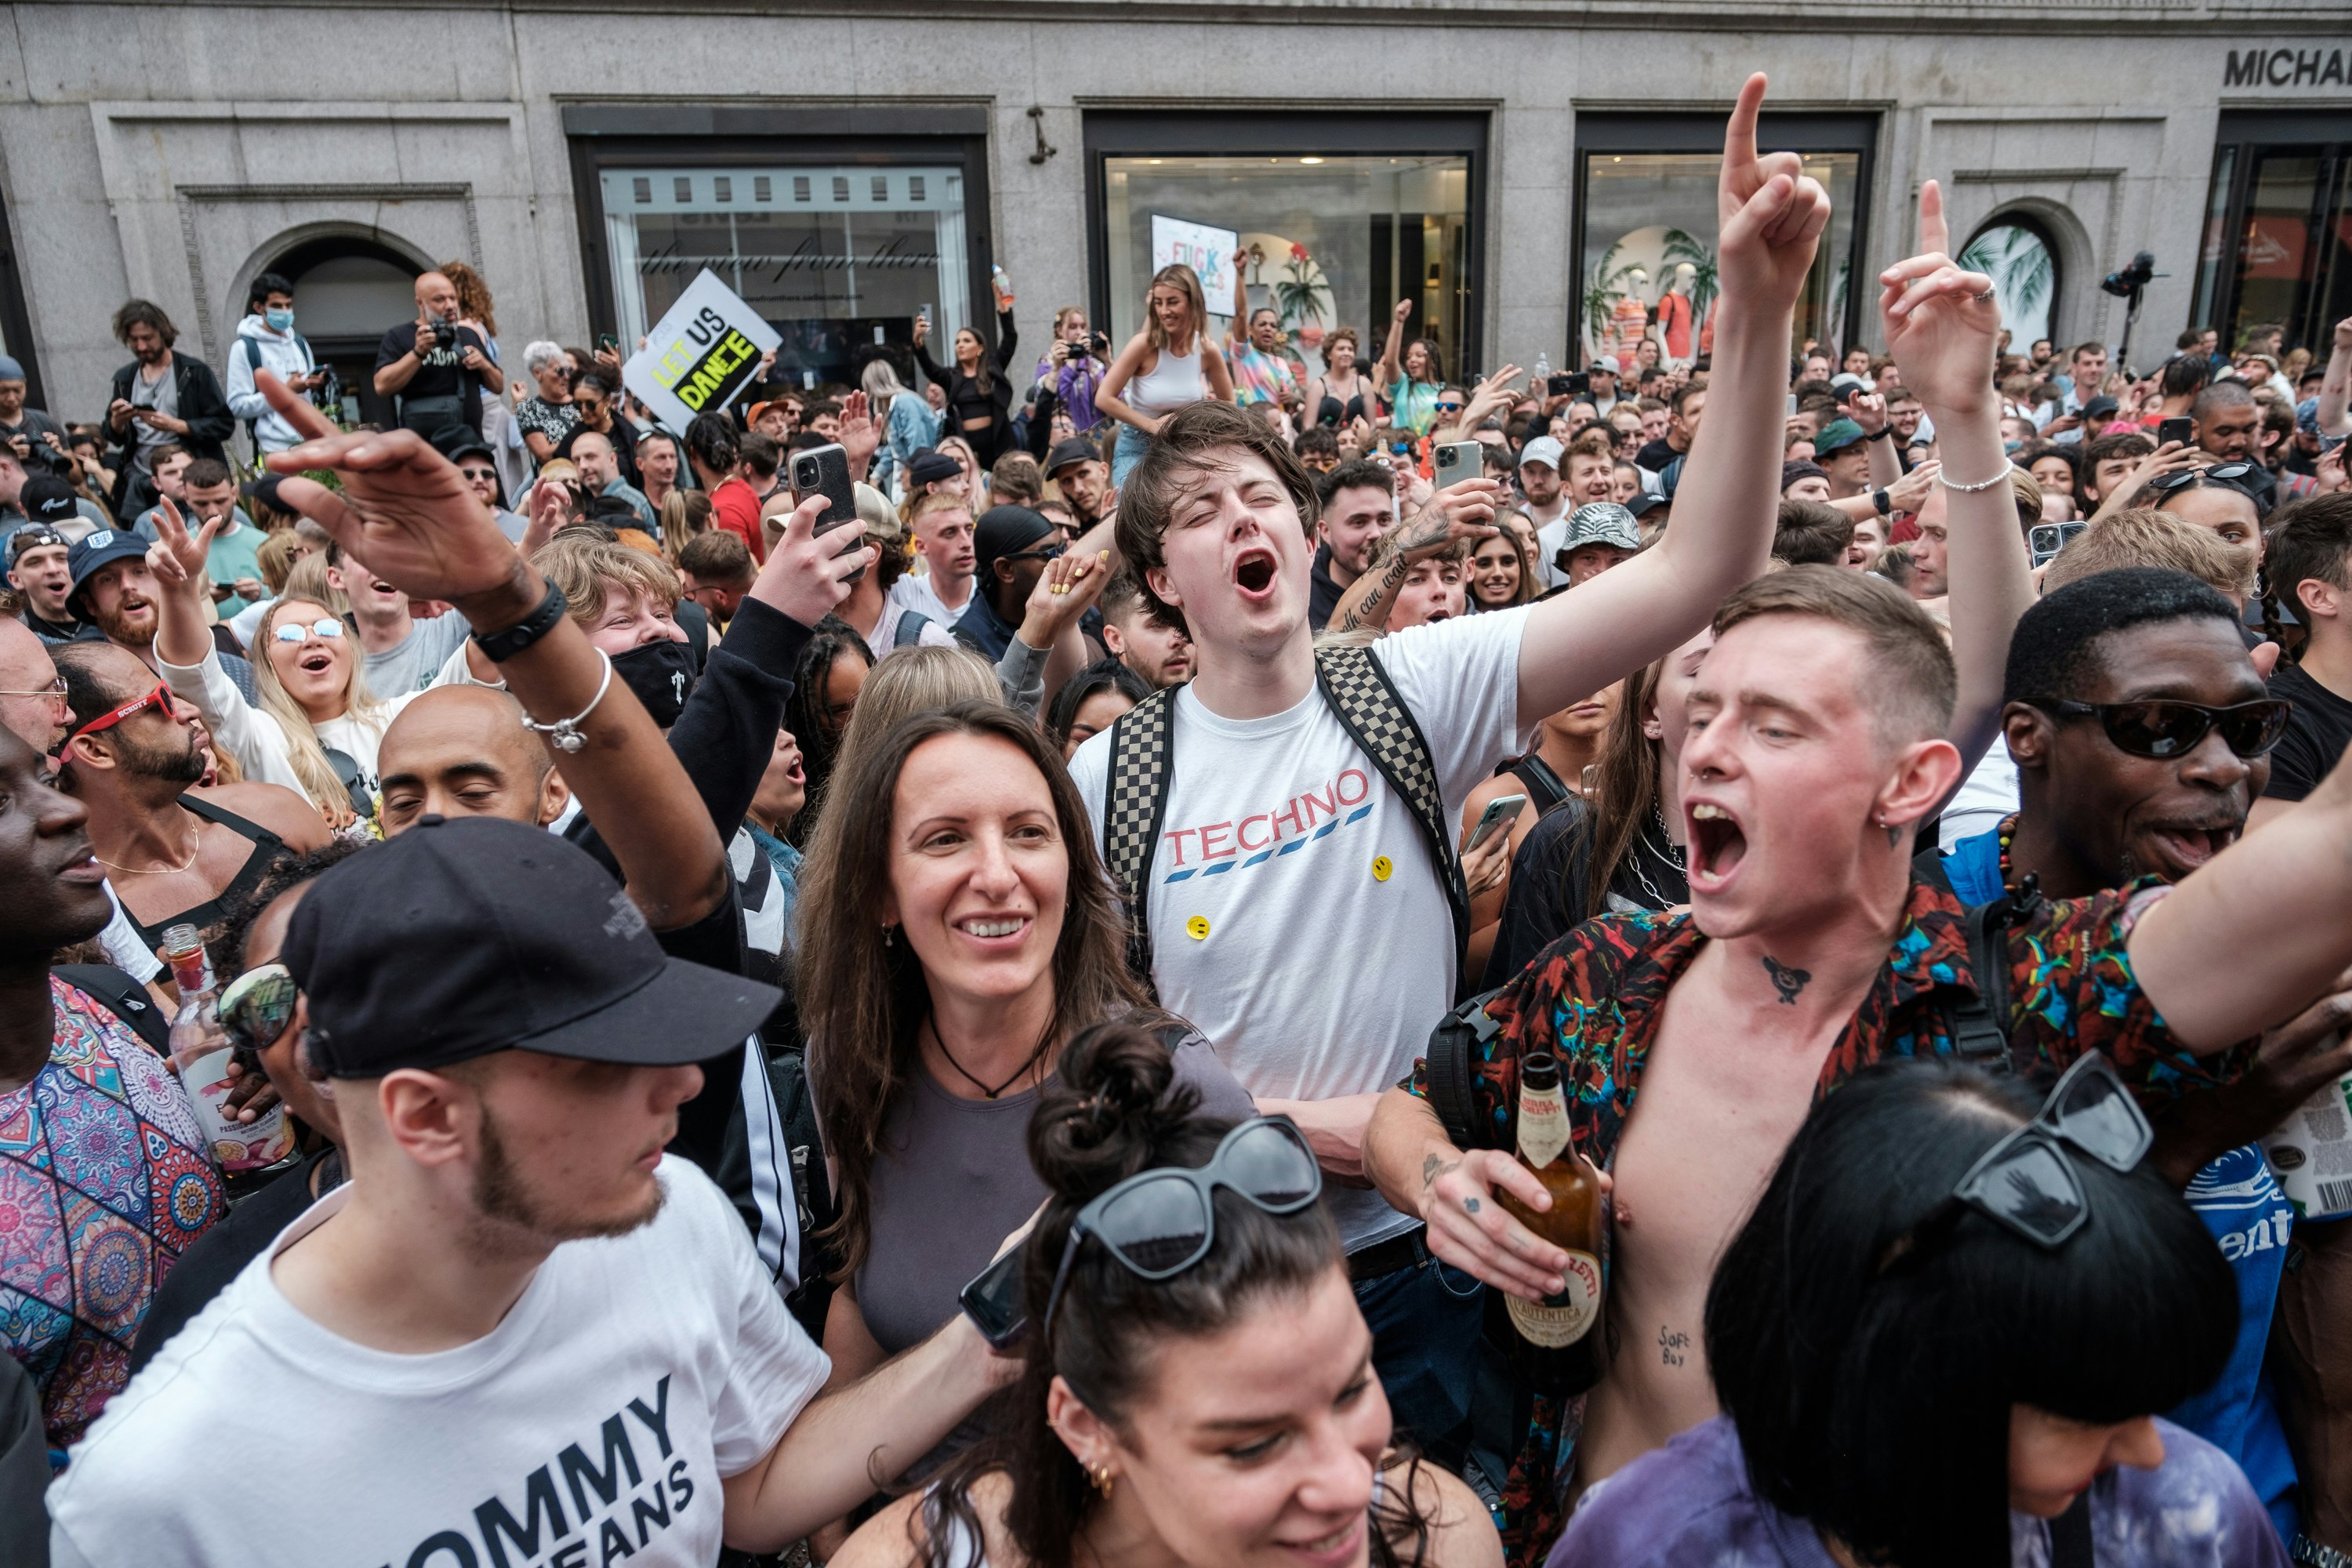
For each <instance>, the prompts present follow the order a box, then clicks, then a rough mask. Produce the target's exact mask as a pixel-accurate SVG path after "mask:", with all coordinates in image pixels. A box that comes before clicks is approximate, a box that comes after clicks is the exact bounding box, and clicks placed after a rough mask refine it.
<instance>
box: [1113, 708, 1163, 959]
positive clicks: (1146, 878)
mask: <svg viewBox="0 0 2352 1568" xmlns="http://www.w3.org/2000/svg"><path fill="white" fill-rule="evenodd" d="M1175 696H1176V689H1175V688H1173V687H1171V688H1168V689H1165V690H1161V691H1155V692H1153V693H1152V694H1151V695H1150V696H1149V697H1147V698H1145V699H1144V700H1142V701H1140V702H1139V703H1137V704H1136V705H1135V706H1134V707H1132V708H1130V709H1129V710H1127V711H1126V712H1125V713H1124V714H1122V715H1121V716H1120V717H1119V720H1118V722H1117V723H1115V724H1113V725H1112V726H1111V741H1110V766H1109V768H1108V770H1107V773H1106V777H1105V782H1104V786H1103V789H1104V795H1103V869H1104V870H1105V871H1107V872H1108V873H1109V875H1110V881H1111V886H1112V887H1114V888H1116V889H1118V896H1119V900H1120V902H1122V903H1123V904H1125V905H1126V906H1127V921H1128V936H1127V966H1128V968H1129V970H1131V971H1132V972H1133V973H1134V974H1135V976H1136V978H1137V979H1139V980H1140V981H1141V982H1142V983H1143V984H1145V986H1147V987H1149V986H1150V984H1151V927H1150V921H1149V919H1148V914H1149V905H1150V879H1151V854H1152V850H1153V849H1154V848H1155V847H1157V846H1158V844H1159V842H1160V823H1161V821H1162V820H1163V819H1164V818H1165V816H1167V812H1168V778H1169V769H1170V767H1171V764H1172V762H1173V759H1174V756H1175V740H1176V726H1175V712H1174V710H1173V708H1172V706H1171V704H1172V703H1173V702H1174V700H1175Z"/></svg>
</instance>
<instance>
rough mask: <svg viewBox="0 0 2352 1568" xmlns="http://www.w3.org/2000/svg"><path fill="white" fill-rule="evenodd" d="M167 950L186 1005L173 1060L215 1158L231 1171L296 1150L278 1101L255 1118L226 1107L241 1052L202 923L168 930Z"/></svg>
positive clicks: (177, 1024)
mask: <svg viewBox="0 0 2352 1568" xmlns="http://www.w3.org/2000/svg"><path fill="white" fill-rule="evenodd" d="M163 957H164V958H165V960H166V961H168V962H169V963H170V964H171V965H172V978H173V981H174V982H175V983H176V984H178V985H179V987H180V1010H179V1012H178V1013H176V1014H174V1015H173V1018H172V1066H173V1068H175V1069H177V1070H178V1072H179V1075H180V1087H181V1088H182V1089H184V1090H185V1091H186V1093H187V1096H188V1103H189V1104H190V1105H191V1106H193V1107H194V1109H195V1113H196V1127H197V1130H198V1131H201V1132H202V1133H203V1134H204V1137H205V1147H207V1148H208V1149H210V1150H211V1151H212V1156H213V1161H214V1163H215V1164H217V1165H219V1166H220V1168H221V1169H222V1170H224V1171H228V1172H239V1171H257V1170H260V1169H261V1168H262V1167H263V1166H265V1165H274V1164H276V1163H278V1161H280V1160H282V1159H284V1158H285V1157H286V1156H287V1155H288V1154H289V1153H291V1152H293V1150H294V1129H293V1127H292V1126H291V1125H289V1123H288V1121H287V1120H286V1110H285V1108H284V1107H283V1106H273V1107H271V1108H270V1109H269V1110H266V1111H264V1112H263V1113H262V1114H261V1115H260V1116H258V1117H257V1118H255V1119H254V1120H253V1121H236V1119H235V1117H234V1115H233V1114H232V1113H229V1112H226V1111H224V1110H223V1109H222V1104H223V1102H224V1101H225V1100H227V1098H228V1092H229V1089H230V1084H231V1079H229V1076H228V1065H229V1061H230V1059H231V1058H232V1057H234V1055H235V1054H236V1052H235V1048H234V1047H232V1046H231V1044H230V1042H229V1037H228V1035H227V1033H226V1031H224V1030H223V1029H222V1028H221V1025H220V1009H219V1004H220V994H219V989H218V987H216V986H215V984H213V975H212V965H211V964H209V963H206V962H205V947H204V943H203V942H201V941H199V940H198V939H197V936H196V928H195V927H194V926H193V925H175V926H173V927H171V928H169V929H168V930H166V931H164V932H163Z"/></svg>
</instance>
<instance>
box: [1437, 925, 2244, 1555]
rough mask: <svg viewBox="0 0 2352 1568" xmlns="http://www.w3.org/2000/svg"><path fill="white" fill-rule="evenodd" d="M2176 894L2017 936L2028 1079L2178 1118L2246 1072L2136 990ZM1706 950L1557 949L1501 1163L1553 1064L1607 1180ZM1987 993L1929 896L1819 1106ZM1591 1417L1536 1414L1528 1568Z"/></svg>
mask: <svg viewBox="0 0 2352 1568" xmlns="http://www.w3.org/2000/svg"><path fill="white" fill-rule="evenodd" d="M2167 891H2168V889H2167V888H2166V887H2165V885H2164V884H2162V883H2159V882H2157V881H2156V880H2154V879H2144V880H2142V881H2139V882H2136V883H2133V884H2132V885H2131V886H2129V887H2126V888H2121V889H2114V890H2112V891H2107V892H2102V893H2098V894H2095V895H2094V896H2093V897H2091V898H2087V899H2074V900H2055V901H2053V900H2042V902H2041V903H2039V904H2038V905H2036V906H2035V908H2034V909H2033V910H2032V913H2031V914H2030V915H2028V916H2027V917H2026V919H2025V920H2024V921H2022V922H2021V923H2020V924H2017V925H2015V926H2012V927H2011V928H2010V930H2009V932H2008V937H2009V952H2010V991H2009V994H2010V1018H2009V1037H2010V1056H2011V1061H2012V1063H2014V1064H2015V1066H2016V1067H2017V1068H2018V1069H2019V1070H2020V1071H2022V1072H2027V1073H2034V1074H2040V1073H2043V1072H2053V1073H2054V1072H2055V1071H2057V1070H2059V1069H2063V1068H2064V1067H2065V1066H2066V1065H2067V1064H2068V1063H2070V1062H2072V1061H2074V1059H2075V1058H2077V1057H2080V1056H2081V1055H2083V1054H2084V1052H2085V1051H2098V1052H2100V1053H2101V1054H2103V1055H2104V1056H2105V1057H2106V1058H2107V1059H2108V1060H2109V1061H2111V1062H2113V1063H2114V1064H2115V1067H2116V1071H2117V1072H2118V1073H2120V1074H2121V1075H2122V1077H2123V1079H2124V1080H2125V1081H2126V1083H2130V1084H2132V1085H2134V1086H2136V1087H2137V1089H2139V1090H2140V1091H2141V1094H2142V1097H2143V1099H2152V1100H2163V1099H2169V1098H2171V1097H2173V1096H2177V1095H2179V1093H2181V1092H2183V1091H2184V1090H2188V1089H2210V1088H2217V1087H2219V1086H2220V1085H2221V1084H2223V1083H2226V1082H2228V1081H2230V1080H2231V1079H2233V1078H2235V1077H2237V1076H2238V1075H2239V1074H2240V1073H2242V1072H2243V1071H2244V1070H2245V1068H2246V1066H2247V1065H2248V1064H2249V1063H2250V1062H2251V1061H2252V1052H2253V1045H2254V1042H2252V1041H2247V1042H2244V1043H2242V1044H2241V1045H2239V1046H2235V1047H2231V1048H2230V1049H2229V1050H2227V1051H2225V1052H2222V1053H2221V1054H2219V1055H2214V1056H2206V1057H2198V1056H2195V1055H2192V1054H2190V1053H2189V1051H2188V1050H2187V1049H2185V1048H2184V1047H2180V1046H2179V1045H2176V1044H2175V1043H2174V1042H2173V1040H2172V1038H2171V1037H2170V1035H2169V1034H2168V1032H2167V1030H2166V1028H2165V1025H2164V1020H2163V1018H2162V1017H2160V1016H2158V1013H2157V1011H2156V1008H2155V1006H2154V1005H2153V1004H2151V1003H2150V1002H2149V1001H2148V999H2147V994H2146V993H2145V992H2143V991H2141V990H2140V988H2139V983H2138V981H2137V979H2136V978H2134V976H2133V974H2132V969H2131V957H2130V954H2129V952H2127V951H2126V945H2125V944H2126V940H2127V939H2128V938H2129V936H2130V934H2131V929H2132V926H2133V925H2134V923H2135V922H2136V921H2137V920H2138V918H2139V916H2140V915H2141V914H2142V913H2144V912H2145V911H2146V910H2147V909H2148V908H2149V906H2150V905H2152V904H2153V903H2154V902H2155V901H2156V900H2158V899H2160V898H2162V897H2163V896H2164V895H2165V893H2166V892H2167ZM1705 944H1706V937H1705V936H1704V935H1702V934H1701V933H1700V931H1699V930H1698V928H1697V926H1696V924H1694V923H1693V922H1692V920H1691V918H1690V916H1689V915H1688V914H1686V913H1685V914H1675V915H1667V914H1648V913H1645V914H1637V915H1604V916H1601V918H1600V919H1597V920H1591V921H1585V922H1584V923H1583V924H1582V925H1580V926H1577V927H1576V928H1575V929H1573V930H1571V931H1569V933H1568V934H1567V935H1565V936H1563V937H1561V938H1560V939H1559V941H1558V942H1554V943H1553V944H1552V945H1551V946H1550V947H1549V948H1546V949H1545V950H1544V951H1543V952H1542V953H1540V954H1539V955H1538V957H1537V958H1536V960H1535V962H1534V963H1530V964H1528V967H1527V968H1526V969H1525V970H1522V971H1521V972H1520V973H1519V976H1518V978H1517V979H1516V980H1515V981H1513V982H1511V984H1508V985H1507V986H1505V987H1504V988H1503V989H1502V990H1501V991H1500V992H1498V993H1497V994H1496V996H1495V998H1494V999H1493V1000H1492V1001H1491V1002H1489V1003H1488V1004H1487V1005H1486V1012H1487V1015H1488V1016H1489V1017H1491V1018H1493V1019H1494V1020H1495V1021H1496V1022H1497V1023H1499V1024H1500V1025H1501V1027H1500V1028H1499V1029H1498V1030H1496V1032H1495V1033H1494V1034H1493V1035H1492V1036H1491V1037H1488V1038H1487V1040H1486V1042H1485V1043H1484V1044H1483V1045H1481V1046H1478V1047H1475V1049H1477V1050H1478V1051H1479V1052H1480V1057H1479V1059H1478V1060H1477V1061H1476V1063H1475V1068H1476V1071H1475V1082H1474V1085H1473V1089H1472V1099H1473V1101H1474V1109H1475V1113H1476V1115H1477V1116H1478V1118H1479V1120H1480V1121H1481V1122H1482V1123H1483V1124H1484V1125H1485V1126H1486V1128H1488V1129H1489V1130H1490V1136H1489V1138H1488V1139H1487V1142H1488V1145H1489V1146H1490V1147H1494V1148H1498V1149H1508V1148H1511V1147H1512V1146H1513V1145H1514V1142H1515V1131H1516V1130H1515V1128H1514V1126H1513V1121H1514V1118H1515V1117H1516V1115H1517V1106H1518V1093H1519V1062H1520V1060H1521V1059H1522V1058H1525V1057H1526V1056H1527V1055H1528V1053H1529V1052H1531V1051H1549V1052H1550V1053H1551V1054H1552V1055H1554V1056H1555V1057H1557V1058H1559V1069H1560V1080H1561V1084H1562V1087H1563V1088H1564V1089H1566V1090H1567V1098H1568V1118H1569V1132H1570V1141H1571V1142H1572V1144H1573V1146H1574V1147H1575V1149H1576V1151H1577V1152H1579V1153H1580V1154H1582V1155H1583V1156H1584V1157H1585V1158H1586V1159H1588V1160H1590V1161H1591V1162H1592V1163H1594V1164H1595V1165H1597V1166H1600V1167H1601V1168H1603V1169H1606V1168H1607V1167H1608V1166H1609V1163H1610V1162H1611V1160H1612V1158H1613V1157H1614V1156H1615V1154H1616V1151H1617V1142H1618V1139H1619V1138H1620V1137H1621V1136H1622V1134H1623V1132H1624V1130H1625V1122H1626V1120H1627V1118H1629V1117H1630V1116H1632V1114H1633V1100H1634V1096H1635V1094H1636V1092H1637V1091H1638V1089H1640V1086H1641V1080H1642V1069H1643V1064H1644V1062H1645V1061H1646V1060H1647V1058H1648V1057H1649V1053H1650V1050H1651V1048H1652V1047H1654V1045H1655V1044H1656V1043H1657V1034H1658V1027H1659V1025H1660V1024H1661V1022H1662V1021H1663V1020H1664V1011H1665V1009H1664V1003H1665V998H1666V993H1667V992H1668V991H1670V990H1672V989H1673V987H1674V984H1675V981H1676V980H1677V979H1678V978H1680V977H1681V975H1682V973H1683V971H1684V970H1685V968H1686V967H1688V965H1689V964H1690V962H1691V960H1692V959H1694V958H1696V956H1697V955H1698V952H1699V950H1700V949H1701V948H1702V947H1703V946H1704V945H1705ZM1975 990H1976V983H1975V980H1974V978H1973V977H1972V976H1971V974H1970V973H1969V942H1968V923H1967V909H1966V907H1965V906H1964V905H1962V904H1961V903H1960V902H1959V900H1958V899H1956V898H1954V897H1953V896H1952V895H1951V894H1950V893H1948V892H1947V891H1944V890H1943V889H1938V888H1936V887H1934V886H1932V885H1931V884H1928V883H1927V882H1922V881H1919V880H1916V879H1914V881H1913V882H1912V885H1911V898H1910V902H1909V904H1908V906H1907V907H1906V910H1905V911H1904V917H1903V923H1902V925H1901V927H1900V928H1899V929H1898V930H1897V931H1895V942H1894V944H1893V946H1892V947H1891V948H1890V950H1889V951H1888V953H1887V963H1886V968H1885V970H1884V971H1882V972H1881V973H1880V974H1879V976H1878V978H1877V980H1876V981H1875V982H1874V983H1873V984H1872V986H1871V988H1870V992H1869V994H1867V995H1866V996H1864V999H1863V1002H1862V1005H1861V1006H1860V1007H1859V1008H1857V1009H1856V1010H1855V1013H1854V1016H1853V1018H1852V1019H1851V1020H1850V1021H1849V1022H1848V1023H1847V1024H1846V1026H1845V1028H1844V1030H1843V1033H1841V1034H1840V1035H1839V1037H1838V1039H1837V1043H1836V1044H1835V1045H1834V1046H1832V1047H1831V1049H1830V1053H1829V1058H1828V1059H1827V1060H1826V1061H1824V1062H1823V1063H1822V1072H1821V1078H1820V1080H1819V1081H1818V1082H1817V1083H1816V1085H1815V1086H1814V1095H1815V1098H1816V1099H1819V1098H1820V1097H1822V1096H1823V1095H1826V1094H1828V1093H1829V1092H1830V1091H1831V1090H1832V1089H1835V1088H1837V1087H1838V1086H1839V1085H1840V1084H1843V1082H1845V1080H1846V1079H1850V1078H1852V1077H1853V1075H1854V1074H1856V1073H1858V1072H1860V1071H1861V1070H1862V1069H1863V1068H1866V1067H1869V1066H1870V1065H1871V1064H1873V1063H1874V1062H1876V1061H1878V1060H1880V1059H1882V1058H1886V1057H1891V1056H1918V1055H1924V1054H1935V1055H1948V1054H1950V1053H1951V1052H1952V1050H1953V1043H1952V1039H1951V1030H1952V1024H1951V1016H1950V1011H1949V1009H1950V1006H1951V1004H1952V1003H1953V1002H1954V1001H1955V1000H1956V999H1957V998H1958V996H1961V995H1969V996H1972V995H1973V994H1975ZM1427 1067H1428V1064H1427V1062H1426V1060H1425V1059H1424V1060H1421V1061H1416V1062H1415V1063H1414V1064H1413V1070H1412V1077H1411V1078H1410V1079H1407V1080H1406V1083H1405V1087H1406V1088H1408V1089H1411V1090H1412V1092H1413V1093H1414V1094H1417V1095H1422V1096H1423V1097H1426V1095H1427V1092H1428V1089H1427V1077H1426V1075H1427ZM1605 1239H1606V1238H1605V1237H1604V1240H1605ZM1603 1261H1604V1263H1605V1261H1606V1260H1605V1259H1604V1260H1603ZM1582 1415H1583V1402H1582V1400H1581V1399H1580V1398H1579V1399H1572V1400H1569V1401H1567V1402H1566V1403H1565V1405H1561V1404H1559V1402H1555V1401H1551V1400H1548V1399H1544V1398H1542V1397H1538V1398H1537V1399H1536V1401H1535V1408H1534V1415H1533V1418H1532V1420H1531V1422H1530V1426H1529V1431H1528V1434H1527V1437H1526V1440H1525V1442H1524V1444H1523V1446H1522V1447H1521V1449H1520V1451H1519V1453H1518V1455H1517V1458H1515V1459H1514V1461H1513V1463H1512V1467H1511V1474H1510V1478H1509V1479H1508V1481H1507V1484H1506V1485H1505V1488H1504V1491H1503V1504H1504V1512H1505V1525H1506V1527H1505V1530H1504V1532H1503V1542H1504V1547H1505V1550H1506V1551H1507V1553H1508V1555H1509V1559H1510V1562H1511V1563H1513V1564H1515V1565H1517V1568H1526V1565H1528V1564H1533V1563H1540V1562H1542V1560H1543V1555H1544V1552H1545V1551H1546V1549H1548V1548H1549V1546H1550V1544H1551V1542H1552V1541H1553V1539H1554V1538H1555V1537H1556V1536H1557V1535H1558V1534H1559V1525H1560V1493H1561V1490H1562V1489H1563V1488H1564V1487H1565V1485H1566V1483H1567V1480H1568V1479H1569V1478H1570V1476H1571V1475H1572V1474H1573V1471H1574V1457H1575V1444H1576V1436H1577V1433H1578V1430H1579V1428H1580V1425H1581V1420H1582Z"/></svg>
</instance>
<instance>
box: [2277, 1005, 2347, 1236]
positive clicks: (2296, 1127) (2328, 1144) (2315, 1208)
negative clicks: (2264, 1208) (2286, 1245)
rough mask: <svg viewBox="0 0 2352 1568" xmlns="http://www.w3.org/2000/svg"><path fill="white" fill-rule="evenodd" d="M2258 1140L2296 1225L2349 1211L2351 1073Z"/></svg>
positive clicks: (2300, 1107)
mask: <svg viewBox="0 0 2352 1568" xmlns="http://www.w3.org/2000/svg"><path fill="white" fill-rule="evenodd" d="M2337 1039H2338V1040H2341V1039H2342V1037H2341V1036H2340V1035H2339V1036H2338V1037H2337ZM2262 1145H2263V1158H2265V1159H2267V1160H2268V1161H2269V1162H2270V1166H2271V1173H2272V1174H2273V1176H2275V1177H2276V1178H2277V1179H2278V1184H2279V1188H2280V1190H2281V1191H2283V1192H2284V1193H2285V1194H2286V1195H2287V1201H2288V1202H2290V1203H2292V1204H2294V1217H2295V1220H2296V1222H2297V1223H2298V1224H2300V1223H2303V1222H2305V1221H2309V1220H2326V1219H2341V1218H2343V1217H2344V1216H2345V1215H2352V1073H2347V1074H2346V1075H2345V1076H2344V1077H2342V1078H2340V1079H2336V1081H2335V1082H2334V1083H2331V1084H2327V1085H2326V1086H2324V1087H2323V1088H2322V1089H2319V1091H2318V1092H2317V1093H2315V1094H2314V1095H2313V1096H2312V1097H2311V1098H2310V1099H2309V1100H2305V1101H2304V1103H2303V1104H2302V1105H2300V1106H2298V1107H2296V1109H2295V1112H2294V1115H2292V1116H2290V1117H2288V1118H2287V1119H2286V1121H2284V1122H2283V1123H2281V1124H2280V1125H2279V1127H2278V1128H2277V1129H2276V1130H2275V1131H2272V1132H2270V1133H2269V1134H2267V1135H2266V1136H2264V1137H2263V1140H2262Z"/></svg>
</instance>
